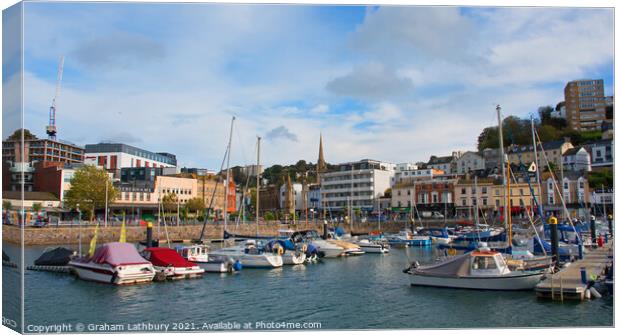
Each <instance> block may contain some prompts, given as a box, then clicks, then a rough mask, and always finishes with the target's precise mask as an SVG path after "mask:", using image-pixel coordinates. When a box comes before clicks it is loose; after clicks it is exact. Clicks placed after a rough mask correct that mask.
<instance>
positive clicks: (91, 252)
mask: <svg viewBox="0 0 620 335" xmlns="http://www.w3.org/2000/svg"><path fill="white" fill-rule="evenodd" d="M97 230H99V224H98V223H97V225H96V226H95V235H94V236H93V239H92V240H90V249H88V256H89V257H93V255H94V254H95V248H96V247H97Z"/></svg>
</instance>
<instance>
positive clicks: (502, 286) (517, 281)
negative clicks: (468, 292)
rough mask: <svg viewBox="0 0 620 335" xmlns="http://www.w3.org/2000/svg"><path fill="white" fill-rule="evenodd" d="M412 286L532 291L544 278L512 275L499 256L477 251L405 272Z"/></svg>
mask: <svg viewBox="0 0 620 335" xmlns="http://www.w3.org/2000/svg"><path fill="white" fill-rule="evenodd" d="M404 272H405V273H407V274H409V275H410V279H411V285H420V286H437V287H451V288H465V289H479V290H502V291H514V290H531V289H534V287H535V286H536V284H538V282H539V281H540V280H541V279H542V277H543V276H544V272H543V271H520V270H515V271H511V270H510V269H509V267H508V265H507V264H506V260H505V259H504V257H503V256H502V254H501V253H499V252H497V251H491V250H490V249H488V248H480V249H478V250H476V251H473V252H471V253H467V254H464V255H460V256H456V257H452V258H449V259H447V260H445V261H442V262H439V263H437V264H433V265H428V266H420V265H418V264H417V262H416V263H414V264H412V266H411V267H409V268H408V269H405V271H404Z"/></svg>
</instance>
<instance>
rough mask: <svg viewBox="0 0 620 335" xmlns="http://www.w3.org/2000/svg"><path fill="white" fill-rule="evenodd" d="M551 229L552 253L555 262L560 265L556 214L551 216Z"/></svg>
mask: <svg viewBox="0 0 620 335" xmlns="http://www.w3.org/2000/svg"><path fill="white" fill-rule="evenodd" d="M549 230H550V231H551V255H553V263H554V265H555V266H558V264H559V263H560V253H559V249H560V248H559V242H558V219H557V218H555V217H554V216H552V217H550V218H549Z"/></svg>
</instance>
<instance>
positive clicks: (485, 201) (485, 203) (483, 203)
mask: <svg viewBox="0 0 620 335" xmlns="http://www.w3.org/2000/svg"><path fill="white" fill-rule="evenodd" d="M482 205H483V206H486V205H487V198H482Z"/></svg>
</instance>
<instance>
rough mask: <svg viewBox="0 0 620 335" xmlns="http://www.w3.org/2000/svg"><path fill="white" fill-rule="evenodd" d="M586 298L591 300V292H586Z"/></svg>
mask: <svg viewBox="0 0 620 335" xmlns="http://www.w3.org/2000/svg"><path fill="white" fill-rule="evenodd" d="M585 296H586V299H590V290H586V292H585Z"/></svg>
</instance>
